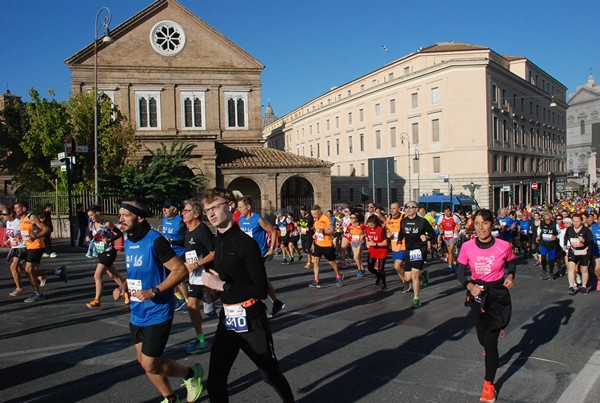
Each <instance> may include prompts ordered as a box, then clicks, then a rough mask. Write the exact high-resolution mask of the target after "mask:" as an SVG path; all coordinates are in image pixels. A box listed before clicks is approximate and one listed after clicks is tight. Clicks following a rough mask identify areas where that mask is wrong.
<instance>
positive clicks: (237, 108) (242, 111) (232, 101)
mask: <svg viewBox="0 0 600 403" xmlns="http://www.w3.org/2000/svg"><path fill="white" fill-rule="evenodd" d="M225 100H226V102H227V128H228V129H248V93H247V92H227V91H226V92H225Z"/></svg>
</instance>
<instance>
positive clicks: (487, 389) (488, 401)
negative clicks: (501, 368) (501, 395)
mask: <svg viewBox="0 0 600 403" xmlns="http://www.w3.org/2000/svg"><path fill="white" fill-rule="evenodd" d="M479 401H480V402H484V403H494V402H495V401H496V388H495V387H494V384H493V383H491V382H490V381H485V382H484V383H483V391H482V392H481V397H480V398H479Z"/></svg>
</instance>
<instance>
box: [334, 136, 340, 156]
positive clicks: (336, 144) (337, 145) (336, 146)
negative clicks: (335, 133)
mask: <svg viewBox="0 0 600 403" xmlns="http://www.w3.org/2000/svg"><path fill="white" fill-rule="evenodd" d="M335 155H340V139H335Z"/></svg>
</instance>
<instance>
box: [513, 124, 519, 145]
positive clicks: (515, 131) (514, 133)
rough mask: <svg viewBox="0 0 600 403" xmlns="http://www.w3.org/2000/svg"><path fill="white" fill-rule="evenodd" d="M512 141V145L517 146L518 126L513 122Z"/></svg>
mask: <svg viewBox="0 0 600 403" xmlns="http://www.w3.org/2000/svg"><path fill="white" fill-rule="evenodd" d="M513 137H514V138H513V141H514V144H515V145H517V144H519V124H518V123H517V122H514V121H513Z"/></svg>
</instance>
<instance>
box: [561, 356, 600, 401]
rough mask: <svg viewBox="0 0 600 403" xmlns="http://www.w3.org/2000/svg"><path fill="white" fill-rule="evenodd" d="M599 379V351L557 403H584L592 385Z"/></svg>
mask: <svg viewBox="0 0 600 403" xmlns="http://www.w3.org/2000/svg"><path fill="white" fill-rule="evenodd" d="M598 377H600V351H596V352H595V353H594V354H593V355H592V356H591V357H590V359H589V360H588V362H587V363H586V364H585V366H584V367H583V369H582V370H581V371H580V372H579V374H578V375H577V377H576V378H575V380H574V381H573V382H571V384H570V385H569V387H568V388H567V389H566V390H565V391H564V392H563V394H562V395H561V396H560V398H559V399H558V402H557V403H573V402H585V401H587V400H586V397H587V395H588V394H589V393H590V391H591V390H592V387H593V386H594V383H596V381H597V380H598Z"/></svg>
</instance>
